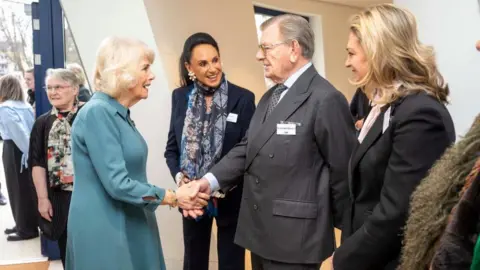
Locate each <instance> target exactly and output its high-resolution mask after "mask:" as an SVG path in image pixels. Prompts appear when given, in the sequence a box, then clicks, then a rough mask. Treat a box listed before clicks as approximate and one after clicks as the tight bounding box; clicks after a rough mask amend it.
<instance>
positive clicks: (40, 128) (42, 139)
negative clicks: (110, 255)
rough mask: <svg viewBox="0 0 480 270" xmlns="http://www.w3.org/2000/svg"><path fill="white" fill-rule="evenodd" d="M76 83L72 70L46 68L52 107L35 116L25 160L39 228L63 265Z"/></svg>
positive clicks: (76, 104)
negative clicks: (54, 245) (53, 243)
mask: <svg viewBox="0 0 480 270" xmlns="http://www.w3.org/2000/svg"><path fill="white" fill-rule="evenodd" d="M78 85H79V83H78V79H77V77H76V75H75V73H73V72H72V71H69V70H66V69H49V70H48V71H47V76H46V78H45V90H46V91H47V96H48V100H49V101H50V104H51V105H52V109H51V110H50V111H48V112H47V113H45V114H43V115H41V116H40V117H38V118H37V120H36V121H35V124H34V126H33V129H32V133H31V136H30V154H29V155H30V159H29V163H30V166H31V168H32V176H33V181H34V183H35V188H36V190H37V197H38V211H39V212H40V215H41V216H42V220H41V222H40V229H41V230H42V232H43V234H44V235H45V236H46V237H48V238H50V239H51V240H58V245H59V248H60V257H61V259H62V263H63V265H64V266H65V251H66V245H67V218H68V210H69V206H70V199H71V196H72V190H73V176H74V175H73V163H72V156H71V154H72V152H71V148H70V134H71V126H72V123H73V121H74V120H75V116H76V115H77V112H78V110H80V109H81V108H82V105H83V103H79V102H78V98H77V97H78Z"/></svg>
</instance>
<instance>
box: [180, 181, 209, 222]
mask: <svg viewBox="0 0 480 270" xmlns="http://www.w3.org/2000/svg"><path fill="white" fill-rule="evenodd" d="M187 185H190V186H191V194H195V195H193V196H196V197H197V199H201V198H206V197H205V196H208V197H210V194H211V193H212V192H211V189H210V183H209V182H208V180H207V179H205V178H202V179H200V180H197V181H192V182H190V183H188V184H187ZM207 204H208V202H207ZM181 208H183V216H184V217H188V216H190V217H192V218H197V217H199V216H202V215H203V213H204V212H203V209H186V208H184V207H181ZM202 208H203V207H202Z"/></svg>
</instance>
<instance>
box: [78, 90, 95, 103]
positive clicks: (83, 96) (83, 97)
mask: <svg viewBox="0 0 480 270" xmlns="http://www.w3.org/2000/svg"><path fill="white" fill-rule="evenodd" d="M91 97H92V95H91V94H90V91H89V90H88V89H87V88H80V90H79V92H78V100H79V101H81V102H87V101H89V100H90V98H91Z"/></svg>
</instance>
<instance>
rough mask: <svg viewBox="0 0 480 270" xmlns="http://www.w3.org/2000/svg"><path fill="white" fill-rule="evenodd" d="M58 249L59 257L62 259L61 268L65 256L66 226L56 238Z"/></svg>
mask: <svg viewBox="0 0 480 270" xmlns="http://www.w3.org/2000/svg"><path fill="white" fill-rule="evenodd" d="M58 249H59V250H60V259H61V260H62V265H63V268H65V258H66V256H67V228H65V230H64V231H63V233H62V235H61V236H60V238H58Z"/></svg>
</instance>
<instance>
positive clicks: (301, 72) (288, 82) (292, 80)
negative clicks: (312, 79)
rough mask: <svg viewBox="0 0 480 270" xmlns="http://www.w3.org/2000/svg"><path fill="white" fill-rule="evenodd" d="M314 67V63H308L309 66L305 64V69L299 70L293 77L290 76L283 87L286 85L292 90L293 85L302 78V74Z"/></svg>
mask: <svg viewBox="0 0 480 270" xmlns="http://www.w3.org/2000/svg"><path fill="white" fill-rule="evenodd" d="M311 66H312V62H308V63H307V64H305V65H304V66H303V67H301V68H300V69H299V70H297V71H296V72H295V73H293V74H292V76H290V77H289V78H288V79H287V80H286V81H285V82H284V83H283V85H285V86H286V87H288V88H290V87H292V85H293V84H294V83H295V82H296V81H297V80H298V78H300V76H302V74H303V73H304V72H305V71H306V70H307V69H308V68H309V67H311Z"/></svg>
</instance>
